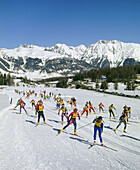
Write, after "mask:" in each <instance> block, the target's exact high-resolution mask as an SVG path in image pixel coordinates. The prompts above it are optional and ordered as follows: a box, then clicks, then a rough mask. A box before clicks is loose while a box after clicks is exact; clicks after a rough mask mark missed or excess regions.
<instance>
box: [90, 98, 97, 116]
mask: <svg viewBox="0 0 140 170" xmlns="http://www.w3.org/2000/svg"><path fill="white" fill-rule="evenodd" d="M88 103H89V114H91V110H93V112H94V113H95V114H96V112H95V110H94V109H93V106H92V104H91V102H90V101H89V102H88Z"/></svg>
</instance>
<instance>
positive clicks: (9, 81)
mask: <svg viewBox="0 0 140 170" xmlns="http://www.w3.org/2000/svg"><path fill="white" fill-rule="evenodd" d="M13 84H14V78H13V77H12V76H11V75H10V73H8V74H5V73H4V74H2V73H1V72H0V85H8V86H12V85H13Z"/></svg>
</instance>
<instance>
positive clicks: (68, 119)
mask: <svg viewBox="0 0 140 170" xmlns="http://www.w3.org/2000/svg"><path fill="white" fill-rule="evenodd" d="M72 115H73V112H72V113H71V114H70V115H69V116H68V120H69V119H70V117H71V116H72Z"/></svg>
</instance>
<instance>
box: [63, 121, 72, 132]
mask: <svg viewBox="0 0 140 170" xmlns="http://www.w3.org/2000/svg"><path fill="white" fill-rule="evenodd" d="M70 124H71V120H70V121H69V122H68V123H67V125H66V126H64V127H63V130H64V129H66V128H67V127H68V126H69V125H70Z"/></svg>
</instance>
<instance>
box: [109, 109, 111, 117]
mask: <svg viewBox="0 0 140 170" xmlns="http://www.w3.org/2000/svg"><path fill="white" fill-rule="evenodd" d="M109 113H110V119H111V110H109Z"/></svg>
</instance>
